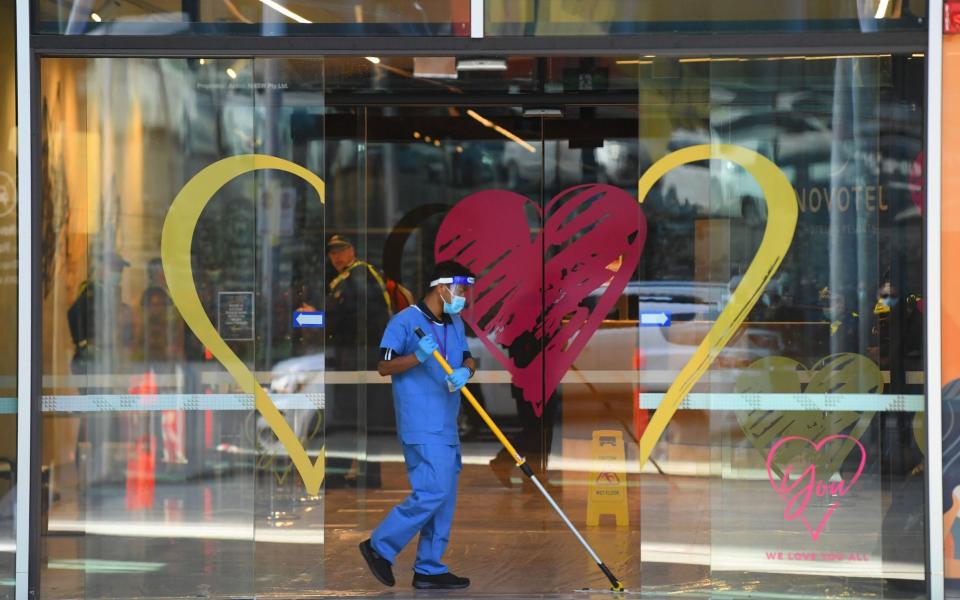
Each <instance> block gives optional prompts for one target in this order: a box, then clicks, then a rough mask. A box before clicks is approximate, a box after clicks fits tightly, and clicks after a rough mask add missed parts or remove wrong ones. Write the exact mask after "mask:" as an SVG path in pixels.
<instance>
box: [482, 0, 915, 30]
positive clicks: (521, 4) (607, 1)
mask: <svg viewBox="0 0 960 600" xmlns="http://www.w3.org/2000/svg"><path fill="white" fill-rule="evenodd" d="M485 7H486V18H485V24H484V27H485V31H486V32H487V34H488V35H493V36H530V35H533V36H538V35H548V36H549V35H564V36H567V35H611V34H612V35H626V34H636V33H650V32H685V33H695V32H736V31H740V32H764V31H864V32H866V31H890V30H904V29H907V30H909V29H925V28H926V19H925V17H926V14H927V3H926V2H925V1H924V0H893V1H889V0H866V1H864V0H806V1H804V2H795V1H793V0H773V1H767V0H743V1H738V2H723V3H718V2H711V1H710V0H688V1H685V2H670V1H668V0H654V1H652V2H636V1H634V0H590V1H585V2H578V1H568V0H487V1H486V2H485Z"/></svg>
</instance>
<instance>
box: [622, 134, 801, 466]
mask: <svg viewBox="0 0 960 600" xmlns="http://www.w3.org/2000/svg"><path fill="white" fill-rule="evenodd" d="M703 160H729V161H731V162H733V163H736V164H738V165H740V166H741V167H743V168H744V169H746V171H747V172H748V173H750V175H752V176H753V177H754V179H756V180H757V183H758V184H759V185H760V189H762V190H763V195H764V201H765V202H766V205H767V227H766V229H764V232H763V240H762V241H761V242H760V248H759V249H758V250H757V254H756V255H755V256H754V257H753V261H751V262H750V266H749V267H748V268H747V272H746V273H745V274H744V276H743V279H741V280H740V284H739V285H738V286H737V289H736V290H735V291H734V292H733V295H732V296H731V297H730V301H729V302H728V303H727V306H726V307H725V308H724V309H723V312H721V313H720V316H719V317H718V318H717V321H716V322H715V323H714V324H713V327H711V328H710V331H708V332H707V336H706V337H705V338H704V339H703V341H702V342H700V345H699V346H697V350H696V352H694V354H693V357H692V358H691V359H690V360H689V361H688V362H687V364H685V365H684V366H683V369H681V370H680V374H679V375H678V376H677V378H676V379H675V380H674V381H673V384H671V385H670V388H669V389H668V390H667V393H666V395H665V396H664V398H663V401H662V402H661V403H660V406H659V407H657V410H656V412H654V413H653V417H652V418H651V419H650V423H649V424H648V425H647V428H646V430H645V431H644V432H643V436H642V437H641V438H640V466H641V468H642V467H643V465H644V464H646V462H647V459H649V458H650V455H651V454H652V453H653V448H654V446H656V445H657V442H658V441H659V440H660V437H661V436H662V435H663V432H664V430H665V429H666V428H667V424H668V423H669V422H670V420H671V419H672V418H673V415H674V413H676V412H677V408H678V407H679V406H680V403H681V402H682V401H683V399H684V398H685V397H686V396H687V394H688V393H689V392H690V390H691V389H692V388H693V386H694V385H695V384H696V383H697V382H698V381H699V380H700V378H701V377H702V376H703V374H704V373H705V372H706V371H707V369H709V368H710V365H711V364H713V361H714V359H716V358H717V356H718V355H719V354H720V351H721V350H723V348H724V347H725V346H726V345H727V342H729V341H730V338H731V337H733V335H734V334H735V333H736V332H737V329H738V328H739V327H740V325H741V324H742V323H743V321H744V320H745V319H746V318H747V315H749V314H750V310H751V309H753V306H754V305H755V304H756V303H757V301H758V300H759V299H760V295H761V294H762V293H763V290H764V289H765V288H766V287H767V284H768V283H770V280H771V279H772V278H773V276H774V275H775V274H776V272H777V269H778V268H779V267H780V263H781V262H782V261H783V257H784V256H785V255H786V253H787V250H789V249H790V244H792V243H793V234H794V232H795V231H796V229H797V194H796V191H795V190H794V189H793V186H792V185H791V184H790V180H789V179H787V176H786V175H784V174H783V172H782V171H781V170H780V169H779V168H777V165H775V164H774V163H773V162H771V161H770V160H769V159H768V158H766V157H764V156H762V155H761V154H758V153H756V152H754V151H753V150H749V149H747V148H743V147H741V146H733V145H730V144H704V145H700V146H691V147H689V148H682V149H680V150H677V151H676V152H672V153H670V154H668V155H666V156H664V157H663V158H661V159H660V160H658V161H657V162H655V163H654V164H653V166H651V167H650V169H649V170H648V171H647V172H646V173H644V174H643V176H642V177H641V178H640V181H639V183H638V188H639V190H638V191H639V195H638V196H637V197H638V198H639V199H640V202H643V201H644V199H645V198H646V196H647V194H648V193H649V192H650V190H651V189H652V188H653V186H654V185H655V184H656V183H657V181H659V180H660V178H661V177H663V176H664V175H666V174H667V172H669V171H671V170H672V169H674V168H676V167H679V166H681V165H685V164H688V163H692V162H698V161H703Z"/></svg>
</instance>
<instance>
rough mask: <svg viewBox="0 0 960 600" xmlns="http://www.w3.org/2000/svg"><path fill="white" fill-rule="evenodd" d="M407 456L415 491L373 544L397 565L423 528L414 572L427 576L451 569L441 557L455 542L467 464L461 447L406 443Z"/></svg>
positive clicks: (393, 512)
mask: <svg viewBox="0 0 960 600" xmlns="http://www.w3.org/2000/svg"><path fill="white" fill-rule="evenodd" d="M403 458H404V460H405V461H406V463H407V478H408V479H409V480H410V487H411V488H412V489H413V491H412V492H411V493H410V495H409V496H407V497H406V499H404V501H403V502H401V503H400V504H398V505H397V506H395V507H394V508H393V510H391V511H390V514H388V515H387V517H386V518H385V519H384V520H383V522H382V523H380V525H379V526H378V527H377V528H376V529H375V530H374V532H373V534H372V535H371V536H370V541H371V544H372V545H373V549H374V550H376V551H377V554H379V555H380V556H382V557H383V558H385V559H387V560H389V561H390V563H391V564H392V563H394V562H395V559H396V557H397V554H399V553H400V551H401V550H402V549H403V548H404V546H406V545H407V544H408V543H410V540H412V539H413V536H414V535H416V534H417V532H419V533H420V543H419V544H417V560H416V563H414V566H413V570H414V571H415V572H417V573H420V574H421V575H439V574H441V573H446V572H447V571H448V570H449V569H447V566H446V565H445V564H443V562H441V560H440V559H441V558H442V557H443V552H444V550H446V549H447V543H448V542H449V541H450V525H451V524H452V523H453V510H454V505H455V503H456V500H457V479H458V478H459V475H460V468H461V459H460V446H459V445H455V446H452V445H447V444H403Z"/></svg>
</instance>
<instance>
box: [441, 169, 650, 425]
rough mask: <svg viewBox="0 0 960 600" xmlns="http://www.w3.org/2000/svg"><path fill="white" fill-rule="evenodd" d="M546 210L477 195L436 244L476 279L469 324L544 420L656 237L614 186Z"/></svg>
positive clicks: (460, 207) (521, 200)
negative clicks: (552, 400) (645, 248)
mask: <svg viewBox="0 0 960 600" xmlns="http://www.w3.org/2000/svg"><path fill="white" fill-rule="evenodd" d="M545 212H546V218H544V213H543V212H542V211H541V210H540V207H539V206H538V205H537V204H536V203H535V202H532V201H531V200H529V199H527V198H526V197H525V196H522V195H520V194H517V193H515V192H511V191H508V190H488V191H483V192H477V193H475V194H471V195H470V196H467V197H466V198H464V199H463V200H462V201H460V202H459V203H457V205H456V206H454V207H453V209H451V210H450V212H449V213H448V214H447V216H446V218H444V220H443V223H442V224H441V225H440V231H439V232H438V234H437V240H436V246H435V257H436V260H437V261H438V262H439V261H441V260H456V261H458V262H459V263H461V264H463V265H464V266H466V267H467V268H469V269H470V270H472V271H473V272H474V273H476V274H477V284H476V286H475V289H474V299H473V302H472V303H471V304H470V305H469V306H468V307H467V309H466V310H465V311H464V315H463V317H464V319H465V320H466V321H467V323H469V324H470V326H471V327H473V329H474V331H475V332H476V333H477V335H478V336H479V338H480V340H481V341H482V342H483V344H484V345H485V346H486V347H487V349H488V350H489V351H490V352H491V353H492V354H493V356H494V357H495V358H496V359H497V361H499V362H500V364H501V365H503V367H504V368H505V369H507V370H508V371H509V372H510V374H511V376H512V379H513V384H514V385H515V386H517V387H518V388H520V389H521V390H522V391H523V397H524V399H526V401H527V402H530V403H531V404H532V405H533V408H534V412H535V413H536V414H537V415H540V414H541V413H542V412H543V406H544V402H545V399H547V398H549V397H550V396H551V395H552V394H553V392H554V391H555V390H556V389H557V386H558V385H559V384H560V380H561V379H562V378H563V376H564V374H565V373H566V372H567V370H568V369H569V368H570V366H571V365H572V364H573V362H574V360H576V358H577V356H578V355H579V354H580V351H581V350H582V349H583V347H584V346H585V345H586V344H587V342H588V341H589V340H590V338H591V337H592V336H593V334H594V332H596V330H597V329H598V328H599V327H600V323H601V322H603V319H604V317H606V315H607V313H609V311H610V310H611V309H612V308H613V307H614V305H615V304H616V302H617V300H618V299H619V297H620V294H621V292H623V289H624V288H625V287H626V285H627V283H628V282H629V281H630V279H631V277H633V274H634V271H635V270H636V268H637V264H638V263H639V262H640V254H641V253H642V251H643V245H644V242H645V241H646V236H647V222H646V218H645V217H644V215H643V211H642V210H641V208H640V204H639V203H638V202H637V200H636V198H634V197H633V196H631V195H630V194H628V193H627V192H625V191H623V190H621V189H620V188H617V187H614V186H611V185H604V184H587V185H579V186H575V187H571V188H568V189H566V190H564V191H562V192H560V193H559V194H558V195H556V196H555V197H554V198H553V199H551V200H550V202H549V203H548V204H547V206H546V211H545ZM531 217H533V218H535V222H534V225H533V227H531V224H530V222H529V219H530V218H531ZM541 222H542V228H543V229H542V232H540V233H537V232H536V229H537V228H539V227H540V226H541ZM545 257H547V258H546V263H544V260H545ZM541 282H543V284H542V285H541ZM504 349H506V352H505V351H504Z"/></svg>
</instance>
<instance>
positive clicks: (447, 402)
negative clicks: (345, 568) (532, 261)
mask: <svg viewBox="0 0 960 600" xmlns="http://www.w3.org/2000/svg"><path fill="white" fill-rule="evenodd" d="M473 283H474V277H473V274H472V273H470V271H468V270H467V269H466V268H464V267H463V266H461V265H460V264H458V263H456V262H452V261H447V262H442V263H439V264H437V266H436V267H435V268H434V272H433V276H432V277H431V281H430V291H429V292H427V294H426V296H424V298H423V300H421V301H420V302H419V303H418V304H416V305H415V306H410V307H408V308H406V309H404V310H402V311H400V312H399V313H397V314H396V315H395V316H394V317H393V319H391V320H390V323H389V324H388V325H387V329H386V331H385V332H384V334H383V341H381V342H380V349H381V355H382V360H381V361H380V363H379V364H378V371H379V372H380V374H381V375H390V376H392V378H393V404H394V410H395V411H396V414H397V433H398V435H399V438H400V444H401V446H402V447H403V457H404V460H405V462H406V464H407V477H408V478H409V480H410V487H411V488H413V491H412V492H411V494H410V495H409V496H407V498H406V499H405V500H404V501H403V502H402V503H401V504H399V505H398V506H396V507H394V509H393V510H392V511H390V513H389V514H388V515H387V517H386V518H385V519H384V520H383V522H381V523H380V525H379V526H378V527H377V528H376V529H375V530H374V531H373V534H372V535H371V536H370V539H368V540H366V541H364V542H362V543H361V544H360V552H361V553H362V554H363V557H364V559H366V561H367V564H368V565H369V566H370V570H371V571H372V572H373V575H374V576H375V577H376V578H377V579H378V580H379V581H380V582H381V583H383V584H384V585H388V586H392V585H394V583H395V580H394V577H393V570H392V565H393V563H394V562H395V560H396V556H397V554H399V552H400V551H401V550H402V549H403V548H404V547H405V546H406V545H407V544H408V543H409V542H410V540H411V539H413V536H415V535H416V534H417V533H419V534H420V542H419V544H418V545H417V559H416V562H415V564H414V567H413V571H414V575H413V586H414V587H415V588H418V589H463V588H466V587H467V586H469V585H470V580H469V579H467V578H465V577H457V576H456V575H454V574H453V573H451V572H450V570H449V569H448V568H447V566H446V565H445V564H443V562H442V558H443V552H444V550H446V548H447V543H448V542H449V541H450V525H451V523H452V522H453V511H454V505H455V503H456V498H457V479H458V478H459V474H460V465H461V462H460V437H459V435H458V432H457V415H458V414H459V412H460V388H462V387H463V386H464V385H465V384H466V383H467V380H468V379H470V378H471V377H472V376H473V374H474V372H475V371H476V362H475V361H474V359H473V357H472V356H470V351H469V349H468V348H467V337H466V334H465V332H464V327H463V320H462V319H461V318H460V316H459V313H460V311H461V310H463V307H464V306H465V305H466V303H467V297H468V294H469V293H470V289H471V288H472V286H473ZM418 328H419V329H421V330H422V331H423V332H424V333H425V334H426V335H425V336H424V337H423V338H419V337H418V336H417V334H416V330H417V329H418ZM434 350H439V351H440V354H442V355H443V356H444V358H446V360H447V362H448V363H450V366H451V367H452V368H453V374H452V375H449V376H448V375H447V374H446V373H444V371H443V369H442V368H441V367H440V364H439V363H438V362H437V361H436V360H434V359H433V358H432V354H433V351H434Z"/></svg>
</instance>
